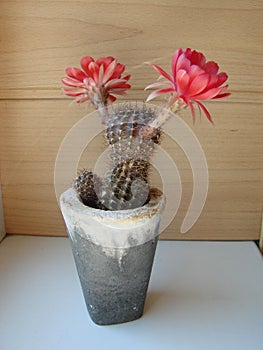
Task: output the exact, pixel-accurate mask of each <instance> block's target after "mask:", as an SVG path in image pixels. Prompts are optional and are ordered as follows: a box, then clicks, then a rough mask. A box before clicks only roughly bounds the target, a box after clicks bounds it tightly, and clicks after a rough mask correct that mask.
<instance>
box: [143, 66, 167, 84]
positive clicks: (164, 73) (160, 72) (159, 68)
mask: <svg viewBox="0 0 263 350" xmlns="http://www.w3.org/2000/svg"><path fill="white" fill-rule="evenodd" d="M145 63H146V64H149V65H150V66H152V67H153V68H154V69H155V70H156V71H157V72H158V73H159V74H161V75H162V76H163V77H165V78H166V79H168V80H170V81H171V82H173V79H172V77H171V75H170V74H168V73H166V72H165V71H164V70H163V69H162V68H161V67H159V66H157V64H154V63H151V62H145Z"/></svg>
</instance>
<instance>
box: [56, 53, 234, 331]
mask: <svg viewBox="0 0 263 350" xmlns="http://www.w3.org/2000/svg"><path fill="white" fill-rule="evenodd" d="M80 63H81V67H82V70H81V69H78V68H67V70H66V73H67V76H66V77H64V78H62V82H63V83H64V84H65V85H66V88H64V89H63V91H64V93H65V94H66V95H68V96H71V97H75V99H76V102H77V103H83V102H89V103H91V104H92V105H93V106H94V107H95V108H96V109H97V111H98V115H99V116H100V122H101V123H102V124H103V125H104V130H105V140H106V142H107V144H108V146H109V149H110V167H109V170H108V171H107V172H106V174H105V176H104V177H103V178H100V177H99V176H98V175H96V174H95V173H93V172H92V171H89V170H86V169H84V170H82V171H81V172H80V173H79V174H78V175H77V177H76V178H75V180H74V181H73V186H72V188H70V189H68V190H67V191H65V192H64V193H63V194H62V195H61V198H60V206H61V211H62V214H63V217H64V220H65V223H66V226H67V230H68V233H69V237H70V241H71V245H72V251H73V255H74V258H75V262H76V267H77V270H78V274H79V277H80V281H81V286H82V290H83V294H84V297H85V301H86V305H87V309H88V311H89V314H90V316H91V318H92V320H93V321H94V322H95V323H96V324H99V325H110V324H118V323H123V322H128V321H132V320H135V319H138V318H139V317H141V316H142V313H143V308H144V302H145V298H146V293H147V288H148V283H149V279H150V274H151V269H152V264H153V259H154V253H155V249H156V244H157V242H158V235H159V228H160V220H161V216H162V212H163V209H164V206H165V197H164V195H163V194H162V192H161V191H160V190H158V189H155V188H151V185H150V181H149V174H150V167H151V157H152V155H153V153H154V150H155V147H156V145H157V144H159V143H160V139H161V127H162V125H163V124H164V123H165V121H166V120H167V119H168V118H170V117H171V116H172V115H173V113H174V112H177V111H179V110H180V109H182V108H185V107H187V106H189V107H190V110H191V113H192V116H193V118H194V117H195V113H196V111H195V106H197V108H198V109H199V110H200V111H203V112H204V113H205V115H206V117H207V118H208V120H209V121H210V122H212V119H211V116H210V114H209V112H208V110H207V109H206V107H205V106H204V105H203V103H202V102H201V101H204V100H208V99H215V98H221V97H226V96H228V95H229V93H228V92H225V91H226V89H227V85H223V84H224V82H225V81H226V80H227V75H226V73H218V65H217V64H216V63H215V62H213V61H209V62H206V59H205V56H204V55H203V54H202V53H199V52H197V51H194V50H191V49H189V48H187V49H179V50H177V51H176V52H175V53H174V55H173V59H172V73H171V74H168V73H167V72H165V71H164V70H163V69H162V68H161V67H159V66H157V65H156V64H153V63H149V64H150V65H151V66H152V67H153V68H154V69H155V70H156V71H157V72H158V73H159V74H160V75H161V76H162V77H164V78H165V80H162V81H158V82H156V83H154V84H151V85H148V86H147V88H148V89H151V88H157V90H156V91H154V92H152V93H151V94H150V95H149V97H148V100H147V101H146V103H142V102H121V103H118V104H116V103H115V104H113V105H111V103H112V102H115V100H116V97H115V95H124V94H125V93H126V90H128V89H129V88H130V84H129V83H128V81H129V79H130V76H129V75H127V76H124V77H123V73H124V70H125V66H124V65H123V64H120V63H118V62H117V61H116V59H114V58H113V57H101V58H99V59H97V60H96V61H95V60H94V59H93V58H92V57H90V56H85V57H83V58H82V59H81V62H80ZM163 94H164V95H166V96H168V98H167V100H166V106H165V108H163V107H162V108H161V107H157V106H152V105H149V104H148V103H147V102H148V101H149V100H151V99H153V98H155V97H157V96H159V95H163Z"/></svg>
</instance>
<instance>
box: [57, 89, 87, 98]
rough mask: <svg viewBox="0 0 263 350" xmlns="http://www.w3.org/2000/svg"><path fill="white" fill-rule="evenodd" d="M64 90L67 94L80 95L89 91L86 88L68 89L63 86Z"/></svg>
mask: <svg viewBox="0 0 263 350" xmlns="http://www.w3.org/2000/svg"><path fill="white" fill-rule="evenodd" d="M62 91H63V92H64V94H65V95H67V96H79V95H82V94H85V93H86V92H87V91H86V90H85V89H76V90H70V89H66V88H62Z"/></svg>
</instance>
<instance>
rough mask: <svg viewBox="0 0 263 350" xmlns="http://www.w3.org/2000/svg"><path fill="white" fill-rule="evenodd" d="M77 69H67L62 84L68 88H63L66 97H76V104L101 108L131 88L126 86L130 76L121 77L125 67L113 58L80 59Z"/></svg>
mask: <svg viewBox="0 0 263 350" xmlns="http://www.w3.org/2000/svg"><path fill="white" fill-rule="evenodd" d="M80 65H81V67H82V70H81V69H79V68H74V67H73V68H67V69H66V74H67V77H64V78H62V82H63V83H64V84H65V85H66V86H68V87H69V88H63V92H64V93H65V94H66V95H67V96H72V97H76V102H78V103H82V102H85V101H90V102H91V103H93V105H94V106H95V107H96V108H99V107H103V106H105V105H107V104H108V103H109V102H113V101H115V100H116V97H115V96H114V95H124V94H125V91H126V90H127V89H129V88H130V87H131V86H130V85H129V84H127V81H128V80H129V79H130V75H127V76H125V77H122V76H121V75H122V73H123V72H124V70H125V65H123V64H120V63H118V62H117V60H116V59H115V58H114V57H111V56H108V57H100V58H98V59H97V60H96V61H95V60H94V59H93V58H92V57H90V56H85V57H82V59H81V61H80Z"/></svg>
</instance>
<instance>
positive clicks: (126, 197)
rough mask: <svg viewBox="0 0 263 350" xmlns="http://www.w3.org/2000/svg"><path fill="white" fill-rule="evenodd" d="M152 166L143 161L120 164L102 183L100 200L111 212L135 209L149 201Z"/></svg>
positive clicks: (137, 160)
mask: <svg viewBox="0 0 263 350" xmlns="http://www.w3.org/2000/svg"><path fill="white" fill-rule="evenodd" d="M149 167H150V164H149V163H148V162H146V161H145V160H141V159H136V160H135V159H133V158H132V159H128V160H125V161H123V162H121V163H118V164H117V165H116V166H115V168H114V169H113V170H112V171H109V172H108V173H107V174H106V176H105V177H104V179H103V181H102V185H101V187H100V193H99V200H100V202H101V203H102V205H103V206H105V207H107V208H108V209H109V210H123V209H133V208H137V207H140V206H142V205H144V204H145V203H146V202H147V201H148V194H149V185H148V173H149Z"/></svg>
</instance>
